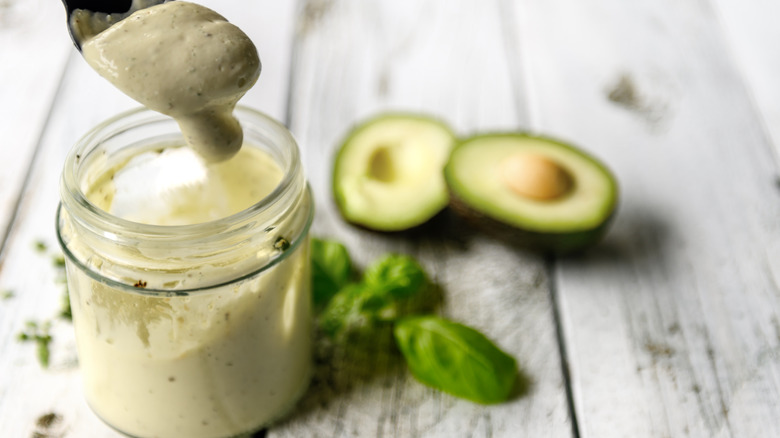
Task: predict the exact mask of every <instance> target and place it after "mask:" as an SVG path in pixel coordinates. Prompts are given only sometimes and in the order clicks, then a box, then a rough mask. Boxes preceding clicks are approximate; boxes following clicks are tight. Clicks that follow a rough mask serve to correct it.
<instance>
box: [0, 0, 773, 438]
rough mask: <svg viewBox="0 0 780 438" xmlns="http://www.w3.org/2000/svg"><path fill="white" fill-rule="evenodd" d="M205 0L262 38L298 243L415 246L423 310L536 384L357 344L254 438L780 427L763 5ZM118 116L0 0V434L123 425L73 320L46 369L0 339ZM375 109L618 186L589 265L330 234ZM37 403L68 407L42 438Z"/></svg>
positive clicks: (41, 303) (126, 104) (33, 297)
mask: <svg viewBox="0 0 780 438" xmlns="http://www.w3.org/2000/svg"><path fill="white" fill-rule="evenodd" d="M202 3H204V4H206V5H208V6H211V7H213V8H214V9H216V10H217V11H219V12H221V13H222V14H223V15H225V16H226V17H227V18H228V19H230V20H231V21H233V22H234V23H236V24H238V25H239V26H240V27H242V28H243V29H244V30H245V31H246V32H247V33H248V34H249V35H250V37H252V39H253V40H254V41H255V42H256V44H257V46H258V48H259V51H260V55H261V58H262V60H263V73H262V76H261V79H260V81H259V83H258V84H257V86H256V87H255V88H254V89H253V90H252V91H251V92H250V93H249V94H248V95H247V96H246V98H245V99H244V100H243V103H244V104H247V105H250V106H253V107H256V108H259V109H261V110H263V111H266V112H268V113H270V114H271V115H273V116H274V117H276V118H278V119H280V120H282V121H283V122H285V123H286V124H287V125H288V126H289V127H290V129H291V130H292V131H293V133H294V134H295V135H296V137H297V138H298V140H299V142H300V145H301V148H302V150H303V156H304V159H305V166H306V169H307V174H308V177H309V180H310V181H311V184H312V187H313V189H314V192H315V195H316V201H317V206H318V211H317V217H316V221H315V225H314V234H315V235H318V236H324V237H334V238H337V239H339V240H341V241H343V242H345V243H346V245H347V246H348V247H349V248H350V249H351V251H352V253H353V256H354V257H355V259H356V260H357V263H358V264H359V265H365V264H366V263H367V262H368V261H370V260H373V259H374V258H375V257H377V256H379V255H380V254H382V253H384V252H387V251H400V252H405V253H409V254H413V255H415V256H416V257H418V258H419V259H420V260H421V261H422V262H423V264H424V265H425V266H426V268H427V269H428V271H429V272H430V273H431V275H432V277H433V278H434V280H435V281H436V282H437V283H438V284H440V285H441V286H442V288H443V289H444V291H445V294H446V300H445V303H444V306H443V308H442V309H441V312H442V313H443V314H445V315H447V316H448V317H450V318H453V319H457V320H459V321H462V322H465V323H467V324H469V325H472V326H475V327H478V328H479V329H481V330H482V331H484V332H485V333H486V334H487V335H489V336H490V337H491V338H493V339H495V340H496V341H497V342H498V344H499V345H501V346H502V347H503V348H504V349H505V350H506V351H508V352H511V354H512V355H514V356H515V357H516V358H517V360H518V362H519V364H520V365H521V367H522V372H523V374H524V376H526V377H527V379H528V380H529V382H530V385H529V388H528V390H527V392H526V393H525V394H523V395H522V396H520V397H517V398H515V399H513V400H512V401H510V402H508V403H506V404H502V405H498V406H490V407H483V406H478V405H474V404H472V403H469V402H466V401H462V400H458V399H455V398H452V397H450V396H447V395H443V394H441V393H437V392H435V391H433V390H430V389H428V388H426V387H423V386H422V385H420V384H418V383H416V382H415V381H414V380H413V379H411V378H410V376H409V375H408V373H407V371H406V370H405V369H404V367H403V366H402V365H401V364H399V363H398V361H397V360H395V359H393V358H392V357H391V356H386V355H381V354H380V355H376V354H371V355H363V357H358V356H360V353H359V352H358V353H352V356H349V357H337V358H330V359H329V360H321V361H320V362H318V365H317V373H316V376H315V381H314V382H313V384H312V387H311V389H310V391H309V393H308V394H307V395H306V397H305V398H304V400H303V401H302V402H301V404H300V405H299V407H298V410H297V411H296V412H294V413H293V414H292V415H291V416H290V417H289V418H288V419H286V420H285V421H284V422H282V423H281V424H278V425H276V426H275V427H273V428H271V429H269V430H268V431H267V432H266V433H265V434H266V435H267V436H269V437H308V436H333V437H342V436H354V437H373V436H377V437H381V436H384V437H387V436H397V437H461V436H462V437H575V438H576V437H589V438H590V437H592V438H604V437H659V438H660V437H688V436H690V437H777V436H780V183H779V182H778V181H779V180H778V173H777V160H776V154H777V148H778V146H780V79H778V78H780V49H779V48H778V44H779V43H780V26H778V25H777V23H778V22H779V21H780V3H778V2H777V1H770V0H750V1H738V0H699V1H692V0H683V1H672V0H635V1H631V2H628V1H622V0H585V1H582V0H518V1H512V0H494V1H485V0H458V1H453V0H438V1H436V0H434V1H429V0H387V1H384V0H382V1H374V0H371V1H367V0H363V1H360V0H344V1H340V0H308V1H305V0H300V1H298V2H291V1H273V0H262V1H259V0H255V1H252V2H246V1H241V0H230V1H227V0H223V1H218V0H209V1H205V0H204V1H203V2H202ZM296 3H297V4H296ZM134 106H136V104H135V103H134V102H133V101H131V100H130V99H129V98H127V97H125V96H124V95H122V94H120V93H119V92H118V91H116V90H114V89H113V88H112V87H111V86H110V85H108V83H107V82H106V81H104V80H103V79H101V78H100V77H98V76H97V75H96V74H95V73H94V72H92V71H91V70H90V69H89V68H88V67H87V66H86V64H85V63H84V62H83V60H82V59H81V58H80V57H79V55H78V54H77V53H76V51H75V49H74V48H73V46H72V45H71V43H70V41H69V39H68V36H67V34H66V32H65V19H64V11H63V8H62V6H61V4H60V2H59V1H57V0H5V1H0V166H2V170H0V245H2V252H0V290H2V291H5V290H9V291H13V293H14V295H13V296H12V297H9V298H6V299H2V300H0V436H2V437H10V438H17V437H32V436H36V435H35V433H36V431H37V433H39V436H50V437H68V438H72V437H97V438H102V437H105V438H108V437H116V436H117V434H116V433H115V432H113V431H111V430H110V429H109V428H108V427H107V426H105V425H103V424H102V423H101V422H100V421H99V420H98V419H97V418H96V417H95V416H94V415H93V414H92V413H91V411H90V410H89V408H88V407H87V406H86V404H85V403H84V401H83V396H82V392H81V387H80V376H79V370H78V366H77V362H76V352H75V346H74V341H73V335H72V330H71V326H70V325H69V324H68V323H67V322H63V321H59V320H57V322H55V324H54V326H53V333H54V342H53V344H52V356H51V366H50V368H49V369H48V370H43V369H41V367H40V366H39V365H38V363H37V360H36V358H35V352H34V346H33V345H31V344H29V343H19V342H17V340H16V335H17V333H18V332H19V331H21V330H22V329H23V328H24V325H25V322H26V321H28V320H43V319H47V318H51V317H53V316H54V315H56V313H57V311H58V308H59V306H60V296H61V293H62V289H61V286H60V285H58V284H57V282H56V276H57V275H58V274H57V270H56V269H55V268H53V267H52V264H51V260H50V257H51V254H52V253H55V252H56V251H57V248H56V244H55V242H56V241H55V237H54V211H55V207H56V205H57V202H58V196H59V195H58V182H59V181H58V179H59V173H60V169H61V167H62V164H63V159H64V156H65V154H66V152H67V150H68V148H69V147H70V146H71V145H72V144H73V143H74V142H75V141H76V140H77V139H78V138H79V137H80V136H81V135H82V134H83V133H84V132H86V131H87V130H88V129H89V128H90V127H92V126H94V125H95V124H96V123H98V122H99V121H101V120H103V119H105V118H107V117H109V116H111V115H113V114H115V113H117V112H119V111H121V110H124V109H127V108H130V107H134ZM385 110H404V111H415V112H423V113H428V114H432V115H435V116H438V117H441V118H442V119H444V120H446V121H447V122H449V123H450V124H451V126H452V127H453V128H454V129H455V130H456V131H457V133H458V134H460V135H468V134H470V133H474V132H483V131H503V130H531V131H535V132H541V133H545V134H548V135H552V136H555V137H559V138H563V139H567V140H569V141H572V142H574V143H576V144H578V145H580V146H581V147H583V148H585V149H587V150H589V151H591V152H592V153H593V154H595V155H597V156H598V157H600V158H601V159H602V160H603V161H605V162H606V163H607V164H608V165H609V166H610V167H611V168H612V169H613V170H614V171H615V173H616V175H617V177H618V179H619V182H620V185H621V205H620V209H619V212H618V215H617V218H616V221H615V223H614V226H613V228H612V229H611V231H610V232H609V234H608V235H607V236H606V238H605V239H604V241H603V242H602V244H600V245H599V246H597V247H596V248H594V249H593V250H591V251H589V252H588V253H586V254H585V255H582V256H578V257H569V258H543V257H540V256H538V255H535V254H533V253H528V252H524V251H522V250H519V249H517V248H513V247H510V246H507V245H505V244H503V243H501V242H497V241H495V240H492V239H489V238H486V237H483V236H482V235H480V234H478V233H475V232H471V231H468V230H467V229H465V228H464V227H463V223H461V222H460V221H459V220H458V219H457V218H454V217H453V216H452V215H444V217H443V218H441V219H440V221H441V223H439V224H437V227H436V228H437V230H438V231H437V232H435V233H430V234H424V233H423V234H419V233H418V234H415V235H411V236H405V235H401V236H383V235H377V234H373V233H370V232H367V231H363V230H359V229H355V228H353V227H350V226H348V225H346V224H345V223H344V222H342V220H341V219H340V218H339V216H338V214H337V213H336V212H335V210H334V206H333V203H332V200H331V195H330V184H329V178H330V168H331V162H332V157H333V152H334V150H335V148H336V147H338V145H339V141H340V139H341V138H342V137H343V136H344V134H345V133H346V132H347V131H348V130H349V128H350V127H351V126H352V125H353V124H354V123H356V122H357V121H359V120H362V119H363V118H365V117H369V116H372V115H375V114H377V113H379V112H382V111H385ZM39 240H40V241H43V242H46V243H47V244H48V246H49V250H48V251H47V252H44V253H41V252H40V251H37V250H36V249H35V247H34V242H36V241H39ZM356 363H357V364H359V365H358V366H355V365H354V364H356ZM46 413H56V414H57V415H58V416H61V419H60V420H59V421H58V422H57V423H56V424H54V425H53V426H52V427H51V428H49V429H45V428H43V429H42V428H41V426H39V425H36V421H37V419H38V418H39V417H40V416H41V415H42V414H46ZM44 432H45V433H44Z"/></svg>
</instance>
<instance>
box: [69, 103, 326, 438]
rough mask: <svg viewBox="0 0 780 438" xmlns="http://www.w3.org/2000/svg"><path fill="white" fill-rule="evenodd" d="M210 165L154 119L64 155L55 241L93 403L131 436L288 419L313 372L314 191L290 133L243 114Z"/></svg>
mask: <svg viewBox="0 0 780 438" xmlns="http://www.w3.org/2000/svg"><path fill="white" fill-rule="evenodd" d="M235 116H236V117H237V118H238V120H239V121H240V123H241V126H242V128H243V130H244V143H243V146H242V147H241V149H240V151H239V153H238V154H237V155H236V156H234V157H233V158H231V159H229V160H227V161H223V162H219V163H209V162H207V161H205V160H203V159H202V158H201V157H200V156H199V155H198V154H197V153H195V152H194V151H193V150H191V149H190V148H188V147H187V146H186V145H185V141H184V139H183V138H182V135H181V132H180V130H179V127H178V126H177V124H176V122H175V121H174V120H173V119H171V118H169V117H167V116H164V115H161V114H158V113H156V112H154V111H151V110H148V109H140V110H135V111H131V112H127V113H124V114H121V115H119V116H117V117H115V118H113V119H111V120H108V121H107V122H105V123H103V124H101V125H99V126H97V127H96V128H95V129H93V130H92V131H91V132H89V133H88V134H87V135H86V136H85V137H84V138H82V139H81V140H80V141H79V142H78V143H77V144H76V145H75V147H74V148H73V150H72V151H71V152H70V154H69V155H68V157H67V159H66V162H65V167H64V170H63V176H62V185H61V201H62V202H61V205H60V208H59V210H58V219H57V231H58V237H59V239H60V243H61V245H62V248H63V251H64V253H65V255H66V267H67V276H68V287H69V293H70V301H71V306H72V310H73V324H74V327H75V331H76V341H77V346H78V354H79V364H80V369H81V374H82V379H83V382H84V391H85V396H86V399H87V402H88V403H89V405H90V406H91V408H92V409H93V410H94V411H95V413H96V414H97V415H98V416H100V418H102V419H103V420H104V421H105V422H106V423H108V424H109V425H110V426H112V427H114V428H116V429H117V430H119V431H121V432H123V433H125V434H128V435H131V436H135V437H188V438H206V437H208V438H212V437H214V438H216V437H231V436H237V435H241V434H244V433H248V432H252V431H254V430H258V429H260V428H262V427H264V426H265V425H267V424H268V423H269V422H271V421H273V420H274V419H276V418H278V417H280V416H281V415H283V414H284V413H285V412H286V411H287V410H289V409H290V408H291V407H292V406H293V405H294V403H295V401H296V400H297V399H298V398H299V397H300V396H301V395H302V393H303V392H304V391H305V389H306V387H307V385H308V381H309V374H310V366H311V315H310V311H311V309H310V290H309V289H310V278H309V256H308V231H309V227H310V225H311V221H312V216H313V205H312V200H311V194H310V192H309V190H308V187H307V184H306V180H305V178H304V174H303V169H302V165H301V162H300V157H299V152H298V148H297V145H296V143H295V140H294V139H293V137H292V136H291V134H290V133H289V131H288V130H287V129H286V128H285V127H283V126H282V125H280V124H279V123H277V122H275V121H273V120H272V119H271V118H269V117H267V116H265V115H263V114H261V113H258V112H255V111H253V110H250V109H247V108H245V107H238V108H236V111H235Z"/></svg>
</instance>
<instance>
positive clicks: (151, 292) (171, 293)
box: [55, 184, 314, 298]
mask: <svg viewBox="0 0 780 438" xmlns="http://www.w3.org/2000/svg"><path fill="white" fill-rule="evenodd" d="M306 191H307V195H308V196H311V188H310V187H309V186H308V184H307V186H306ZM62 208H63V206H62V203H59V205H58V206H57V212H56V215H55V224H59V223H60V216H61V214H62ZM313 221H314V208H310V209H309V216H308V218H307V219H306V224H305V226H304V228H303V230H302V232H301V234H300V235H299V236H298V238H296V239H294V240H293V241H292V242H290V247H289V248H287V249H286V250H285V251H283V252H282V253H281V255H280V256H279V257H275V258H273V259H272V260H271V261H270V262H269V263H266V264H264V265H262V266H261V267H259V268H258V269H255V270H253V271H249V272H247V273H245V274H243V275H241V276H238V277H235V278H231V279H230V280H227V281H223V282H219V283H215V284H209V285H206V286H201V287H194V288H186V289H155V288H146V287H143V288H141V287H135V286H130V285H128V284H126V283H123V282H121V281H117V280H114V279H113V278H110V277H106V276H104V275H101V274H100V273H99V272H96V271H95V270H94V269H92V268H91V267H90V266H88V265H86V264H85V263H83V262H82V261H81V260H79V258H78V257H76V255H75V254H73V252H72V251H71V250H70V249H69V248H68V245H67V243H66V242H65V241H64V240H63V238H62V233H61V232H60V227H59V226H56V227H55V228H56V230H57V232H56V234H57V242H59V244H60V248H62V252H63V254H64V255H65V257H67V258H68V259H69V260H70V261H71V262H72V263H74V264H75V265H76V266H77V267H78V268H79V269H80V270H81V271H82V272H85V273H86V274H87V275H88V276H89V277H91V278H92V279H93V280H96V281H99V282H101V283H103V284H105V285H107V286H110V287H112V288H115V289H119V290H121V291H125V292H130V293H133V294H136V295H146V296H153V297H165V298H170V297H182V296H190V295H193V294H197V293H199V292H208V291H210V290H212V289H218V288H220V287H224V286H229V285H231V284H233V283H238V282H241V281H243V280H246V279H248V278H252V277H254V276H255V275H258V274H260V273H262V272H264V271H266V270H268V269H271V268H272V267H274V266H276V265H277V264H278V263H280V262H282V261H283V260H284V259H286V258H287V257H288V256H289V255H290V254H292V253H294V252H295V251H296V250H297V249H298V247H299V246H300V245H301V243H302V242H303V241H304V240H306V237H307V236H308V234H309V229H310V228H311V224H312V222H313Z"/></svg>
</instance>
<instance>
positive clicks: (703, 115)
mask: <svg viewBox="0 0 780 438" xmlns="http://www.w3.org/2000/svg"><path fill="white" fill-rule="evenodd" d="M523 6H524V7H523V8H522V10H520V11H519V12H518V20H519V24H518V26H520V27H522V28H525V29H526V30H527V31H526V35H527V36H528V37H529V38H530V41H527V42H528V43H529V45H530V47H531V48H532V49H533V51H532V53H530V54H528V62H529V65H530V68H531V76H532V77H531V83H532V84H533V87H534V88H535V92H534V94H535V96H536V99H535V103H534V105H533V106H534V108H535V109H536V111H537V113H536V115H535V117H536V119H537V120H538V126H536V128H538V129H540V130H543V131H544V132H547V133H550V134H551V135H556V136H559V137H562V138H565V139H570V140H573V141H575V142H576V143H579V144H580V145H581V146H583V147H585V148H586V149H589V150H591V151H592V152H594V153H595V154H596V155H597V156H600V157H602V158H603V159H604V160H605V161H606V162H607V163H608V164H609V165H611V167H612V168H613V169H614V170H615V171H616V173H617V175H618V179H619V180H620V182H621V183H622V205H621V208H620V211H619V214H618V217H617V220H616V222H615V226H614V229H613V230H612V232H611V233H610V234H609V235H608V236H607V239H606V241H605V242H604V244H603V245H601V246H600V247H599V248H597V249H596V250H595V251H593V252H591V253H589V254H588V255H586V256H583V257H580V258H570V259H563V260H560V261H559V262H558V263H557V266H558V269H557V275H556V278H555V283H556V285H557V295H558V297H559V302H560V313H561V319H562V322H563V327H564V334H565V341H566V345H565V347H566V350H567V351H568V352H569V360H570V364H571V373H572V385H573V386H572V390H573V394H574V404H575V407H576V414H577V418H578V420H579V430H580V435H581V436H583V437H623V436H631V437H685V436H692V437H731V436H733V437H758V436H777V435H778V434H780V417H779V416H778V415H777V413H778V412H780V355H778V352H780V336H778V335H780V330H779V328H780V327H779V326H778V319H777V311H778V307H779V305H780V292H779V291H778V283H777V278H778V277H777V272H779V271H778V269H777V260H778V258H777V248H778V241H780V235H778V228H777V225H776V224H777V217H778V214H780V211H779V210H778V202H777V200H778V192H777V186H776V184H775V178H776V176H775V175H776V169H775V167H774V163H773V160H772V152H771V145H770V144H768V142H767V138H768V136H767V133H766V132H765V131H764V130H763V125H762V123H761V122H760V118H759V109H758V108H756V107H755V106H754V105H753V101H752V100H751V99H750V97H749V96H748V94H747V93H746V90H745V87H744V84H743V83H742V82H741V77H740V75H739V69H738V68H737V66H736V65H735V63H734V59H733V58H732V57H731V56H728V49H727V41H726V40H725V39H724V36H723V34H722V31H721V29H722V28H721V25H720V23H719V22H718V21H717V19H716V14H714V11H713V9H712V7H711V5H710V4H708V3H706V2H682V3H681V2H670V1H647V2H645V1H642V2H631V4H630V5H629V4H628V3H626V2H620V1H611V0H604V1H592V2H588V3H587V4H583V3H582V2H576V1H568V0H559V1H545V2H541V1H531V2H524V4H523ZM564 11H565V13H564Z"/></svg>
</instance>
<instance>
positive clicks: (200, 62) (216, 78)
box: [82, 1, 260, 162]
mask: <svg viewBox="0 0 780 438" xmlns="http://www.w3.org/2000/svg"><path fill="white" fill-rule="evenodd" d="M86 33H89V32H86ZM82 54H83V55H84V59H86V61H87V63H89V65H91V66H92V68H94V69H95V70H96V71H97V72H98V73H100V75H101V76H103V77H105V78H106V79H108V80H109V81H110V82H111V83H112V84H114V85H115V86H116V87H117V88H119V89H120V90H122V91H123V92H124V93H126V94H127V95H129V96H130V97H132V98H133V99H135V100H137V101H138V102H140V103H142V104H143V105H144V106H146V107H148V108H150V109H153V110H155V111H158V112H161V113H163V114H166V115H169V116H171V117H173V118H175V119H176V121H177V122H178V123H179V127H180V128H181V131H182V133H183V134H184V137H185V139H186V141H187V144H188V145H189V146H190V147H192V148H193V149H195V150H196V151H197V152H198V153H199V154H200V155H201V156H203V157H204V158H205V159H206V160H207V161H212V162H216V161H223V160H226V159H228V158H230V157H231V156H233V155H235V154H236V153H237V152H238V150H239V149H240V148H241V144H242V142H243V131H242V129H241V126H240V125H239V123H238V121H237V120H236V119H235V118H234V117H233V109H234V107H235V105H236V103H237V102H238V100H239V99H240V98H241V97H242V96H243V95H244V94H245V93H246V91H247V90H249V88H251V87H252V85H254V83H255V82H256V81H257V78H258V76H259V75H260V58H259V57H258V54H257V49H256V48H255V46H254V44H253V43H252V41H251V40H250V39H249V37H247V36H246V34H244V32H243V31H241V29H239V28H238V27H236V26H234V25H233V24H231V23H228V22H227V20H225V18H224V17H222V16H221V15H219V14H218V13H216V12H214V11H212V10H211V9H208V8H206V7H204V6H200V5H197V4H194V3H188V2H184V1H173V2H168V3H163V4H160V5H156V6H151V7H148V8H146V9H141V10H138V11H136V12H134V13H133V14H132V15H130V16H129V17H127V18H125V19H123V20H121V21H119V22H117V23H115V24H113V25H111V26H110V27H108V28H107V29H105V30H103V31H102V32H100V33H98V34H97V35H95V36H93V37H88V38H87V39H86V41H85V42H84V43H83V45H82Z"/></svg>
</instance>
